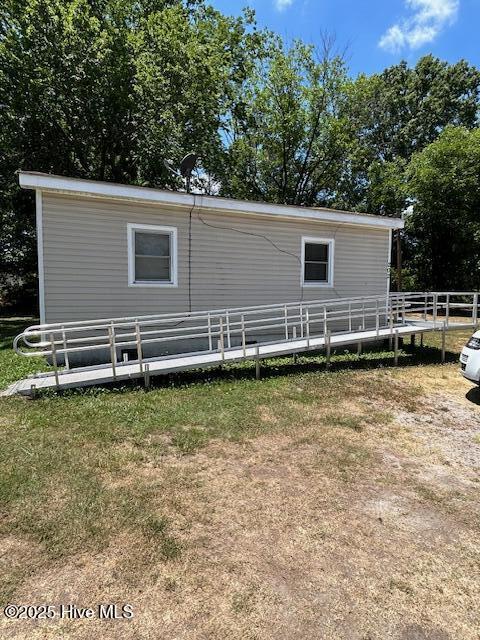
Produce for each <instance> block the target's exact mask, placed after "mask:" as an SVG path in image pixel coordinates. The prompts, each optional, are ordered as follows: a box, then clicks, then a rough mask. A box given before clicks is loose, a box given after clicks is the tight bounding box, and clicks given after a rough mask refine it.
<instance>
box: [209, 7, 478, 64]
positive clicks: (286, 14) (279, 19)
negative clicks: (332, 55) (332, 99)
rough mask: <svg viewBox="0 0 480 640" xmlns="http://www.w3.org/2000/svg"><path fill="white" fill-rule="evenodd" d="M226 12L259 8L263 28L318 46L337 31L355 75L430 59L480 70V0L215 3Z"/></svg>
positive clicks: (258, 16)
mask: <svg viewBox="0 0 480 640" xmlns="http://www.w3.org/2000/svg"><path fill="white" fill-rule="evenodd" d="M211 1H212V4H213V5H214V6H215V7H217V8H218V9H220V10H221V11H222V12H223V13H226V14H230V15H236V14H238V13H240V12H241V9H242V7H244V6H250V7H252V8H253V9H255V12H256V15H257V21H258V23H259V25H260V26H265V27H268V28H269V29H271V30H273V31H275V32H277V33H279V34H280V35H282V36H283V37H285V38H287V39H289V40H290V39H292V38H297V37H298V38H302V39H303V40H305V41H308V42H313V43H315V42H318V41H319V39H320V34H321V32H322V31H327V32H328V33H334V34H335V36H336V39H337V44H338V45H339V47H341V48H342V49H343V48H344V47H345V46H348V50H347V55H348V58H349V64H350V69H351V72H352V74H354V75H356V74H357V73H360V72H365V73H372V72H375V71H381V70H382V69H384V68H385V67H388V66H390V65H392V64H395V63H397V62H399V61H400V60H402V59H405V60H407V61H408V62H409V63H410V64H415V61H416V60H417V59H418V58H419V57H421V56H422V55H425V54H426V53H432V54H433V55H435V56H437V57H439V58H442V59H444V60H448V61H450V62H455V61H457V60H459V59H460V58H465V59H466V60H468V61H469V62H470V63H472V64H475V65H477V66H480V46H479V44H480V34H479V29H480V0H211Z"/></svg>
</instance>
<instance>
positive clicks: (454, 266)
mask: <svg viewBox="0 0 480 640" xmlns="http://www.w3.org/2000/svg"><path fill="white" fill-rule="evenodd" d="M479 167H480V129H473V130H471V131H469V130H468V129H466V128H464V127H447V128H446V129H445V131H443V132H442V133H441V134H440V136H439V137H438V139H437V140H436V141H435V142H432V143H431V144H430V145H428V146H427V147H426V148H425V149H424V150H423V151H421V152H420V153H418V154H416V155H414V156H413V158H412V161H411V162H410V165H409V167H408V169H407V178H408V189H409V192H410V194H411V196H412V197H413V198H414V201H413V202H414V206H413V214H412V215H411V216H409V218H408V219H407V229H408V234H409V247H408V249H409V253H410V256H409V260H410V264H411V268H412V269H413V271H414V273H415V274H416V280H417V283H418V286H419V287H421V288H427V289H434V290H435V289H437V290H438V289H443V290H449V289H450V290H472V289H473V290H478V288H479V287H480V217H479V211H480V171H479Z"/></svg>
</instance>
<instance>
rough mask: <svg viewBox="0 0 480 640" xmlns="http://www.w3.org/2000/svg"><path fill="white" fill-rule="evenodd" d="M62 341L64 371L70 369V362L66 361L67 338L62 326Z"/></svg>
mask: <svg viewBox="0 0 480 640" xmlns="http://www.w3.org/2000/svg"><path fill="white" fill-rule="evenodd" d="M62 340H63V349H64V351H63V359H64V361H65V368H66V369H70V361H69V359H68V353H67V336H66V333H65V326H64V325H63V324H62Z"/></svg>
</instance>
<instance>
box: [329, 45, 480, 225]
mask: <svg viewBox="0 0 480 640" xmlns="http://www.w3.org/2000/svg"><path fill="white" fill-rule="evenodd" d="M479 91H480V71H479V70H478V69H476V68H475V67H473V66H471V65H469V64H468V63H467V62H465V61H464V60H460V61H459V62H457V63H455V64H449V63H447V62H444V61H441V60H439V59H438V58H435V57H433V56H431V55H427V56H424V57H423V58H421V59H420V60H419V61H418V63H417V64H416V66H415V67H413V68H410V67H408V65H407V63H406V62H401V63H400V64H398V65H395V66H392V67H389V68H388V69H385V71H383V72H382V73H380V74H374V75H372V76H370V77H367V76H365V75H361V76H359V77H358V78H357V80H356V81H355V82H354V83H352V85H351V86H350V87H349V101H348V112H349V122H350V124H351V127H352V140H354V142H353V143H352V148H351V154H350V158H349V164H348V171H347V172H346V174H345V178H344V181H343V185H342V189H341V192H342V194H343V202H344V203H345V204H347V205H348V206H354V207H358V208H360V209H363V210H367V211H370V212H372V213H378V211H379V203H382V202H383V204H384V205H385V207H386V208H388V207H391V206H393V207H394V209H393V210H392V209H390V210H389V212H391V213H399V211H401V210H402V208H403V206H404V204H405V203H404V201H403V202H402V197H404V196H405V195H406V194H405V193H403V194H402V193H401V192H398V194H397V195H396V196H395V197H393V198H392V195H393V194H392V190H391V187H392V181H391V177H392V176H394V175H396V174H398V175H399V176H400V174H402V173H404V170H405V167H406V166H407V164H408V162H409V161H410V158H411V157H412V155H413V154H414V153H417V152H419V151H421V150H422V149H424V148H425V147H426V146H427V145H428V144H430V143H431V142H433V141H434V140H436V139H437V137H438V135H439V133H440V132H441V131H442V130H443V129H444V128H445V127H446V126H448V125H455V126H464V127H467V128H469V129H471V128H473V127H475V126H476V125H477V122H478V99H479ZM400 182H402V180H400ZM384 186H385V187H386V189H385V192H383V187H384Z"/></svg>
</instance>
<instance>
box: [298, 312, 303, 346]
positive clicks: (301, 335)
mask: <svg viewBox="0 0 480 640" xmlns="http://www.w3.org/2000/svg"><path fill="white" fill-rule="evenodd" d="M298 312H299V316H300V337H301V338H303V333H304V332H303V305H300V306H299V308H298Z"/></svg>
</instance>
